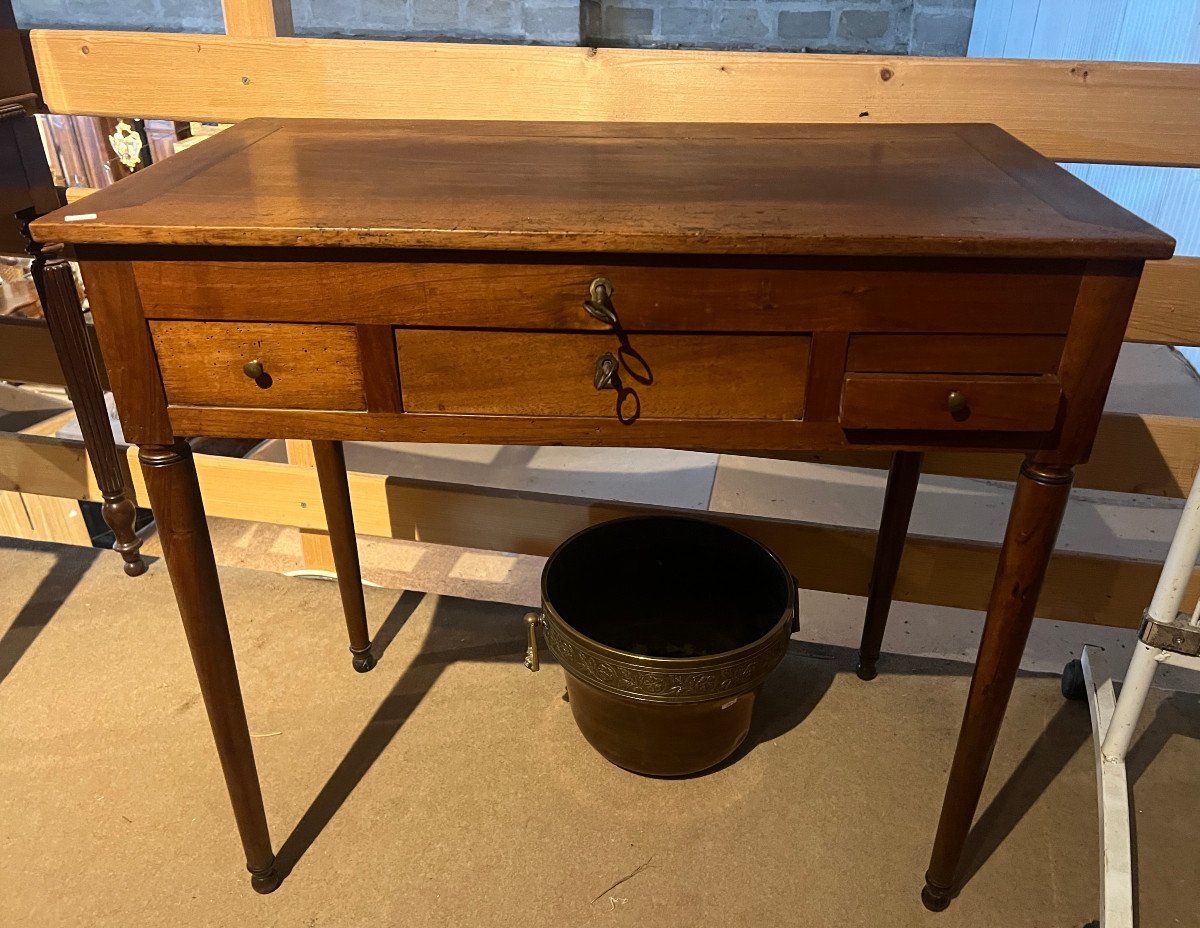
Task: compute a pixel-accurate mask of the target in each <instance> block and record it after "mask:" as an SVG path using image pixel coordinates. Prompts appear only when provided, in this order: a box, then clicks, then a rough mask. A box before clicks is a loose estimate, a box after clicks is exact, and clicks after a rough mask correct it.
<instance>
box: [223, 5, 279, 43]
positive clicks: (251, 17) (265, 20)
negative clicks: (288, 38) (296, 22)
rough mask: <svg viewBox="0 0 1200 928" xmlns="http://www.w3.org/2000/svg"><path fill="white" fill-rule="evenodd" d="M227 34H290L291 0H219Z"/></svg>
mask: <svg viewBox="0 0 1200 928" xmlns="http://www.w3.org/2000/svg"><path fill="white" fill-rule="evenodd" d="M221 10H222V12H223V13H224V14H225V32H226V33H228V34H229V35H245V36H251V35H257V36H277V35H291V34H292V33H293V32H294V31H295V30H294V27H293V25H292V0H221Z"/></svg>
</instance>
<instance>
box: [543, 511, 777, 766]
mask: <svg viewBox="0 0 1200 928" xmlns="http://www.w3.org/2000/svg"><path fill="white" fill-rule="evenodd" d="M542 603H543V610H542V612H541V613H532V614H530V616H528V617H527V622H528V624H529V653H528V655H527V660H526V663H527V665H528V666H529V667H530V669H536V668H537V666H538V664H539V657H538V653H537V640H536V629H537V627H538V626H540V627H541V628H542V630H543V634H544V635H545V639H546V644H547V646H548V647H549V649H550V651H551V652H552V653H553V654H554V656H555V657H557V658H558V660H559V662H560V663H561V664H562V666H563V669H564V671H565V672H566V681H567V693H568V697H569V700H570V704H571V710H572V712H573V714H574V716H575V720H576V722H577V724H578V725H579V728H580V731H582V732H583V735H584V737H586V738H587V740H588V741H589V742H590V743H591V744H592V746H593V747H595V748H596V749H597V750H598V751H599V752H600V753H601V754H603V755H604V756H605V757H607V758H608V759H609V760H611V761H612V762H613V763H615V764H618V765H619V766H622V767H625V768H627V769H630V770H634V771H636V772H639V773H645V774H650V775H655V776H678V775H682V774H688V773H696V772H698V771H700V770H704V769H706V768H708V767H711V766H713V765H715V764H717V763H720V762H721V761H722V760H724V759H725V758H726V757H728V756H729V755H730V754H732V753H733V752H734V751H735V750H736V749H737V748H738V746H739V745H740V744H741V743H742V741H743V740H744V739H745V737H746V735H747V733H748V732H749V729H750V720H751V716H752V713H753V707H754V703H755V700H756V697H757V695H758V691H759V689H760V688H761V687H762V684H763V682H764V681H765V680H766V678H767V676H768V675H769V674H770V673H771V671H772V670H773V669H774V668H775V666H776V665H777V664H778V663H779V661H780V660H781V659H782V657H783V655H784V653H785V652H786V651H787V645H788V638H789V636H790V634H791V632H792V631H793V629H794V626H795V620H796V591H795V583H794V581H793V580H792V578H791V576H790V574H789V573H788V571H787V569H786V568H785V567H784V566H783V564H782V563H780V561H779V559H778V558H777V557H776V556H775V555H774V554H772V553H771V552H770V551H769V550H767V549H766V548H765V547H763V546H762V545H760V544H759V543H758V542H756V541H754V540H752V539H750V538H747V537H746V536H744V535H742V534H740V533H738V532H735V531H733V530H732V529H728V528H725V527H724V526H721V525H717V524H715V523H712V522H706V521H703V520H700V519H687V518H677V517H662V516H652V517H634V518H630V519H618V520H615V521H612V522H606V523H603V524H601V525H596V526H592V527H591V528H588V529H585V530H584V531H582V532H580V533H578V534H576V535H574V536H573V537H572V538H570V539H568V540H567V541H566V542H564V543H563V544H562V545H561V546H560V547H559V548H558V549H557V550H556V551H555V553H554V554H553V555H552V556H551V557H550V559H549V561H547V563H546V567H545V569H544V570H543V572H542Z"/></svg>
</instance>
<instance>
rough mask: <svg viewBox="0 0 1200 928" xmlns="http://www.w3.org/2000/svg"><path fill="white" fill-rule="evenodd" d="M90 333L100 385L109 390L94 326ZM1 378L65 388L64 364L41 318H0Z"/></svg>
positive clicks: (89, 330) (90, 328)
mask: <svg viewBox="0 0 1200 928" xmlns="http://www.w3.org/2000/svg"><path fill="white" fill-rule="evenodd" d="M87 334H88V336H89V337H90V338H91V341H92V353H93V355H94V356H95V358H96V364H97V367H98V368H99V371H100V385H101V386H102V387H103V388H104V389H106V390H107V389H108V375H107V372H106V371H105V369H104V365H103V363H101V358H100V346H99V345H98V344H97V342H96V332H95V330H94V329H93V328H92V326H91V325H89V326H88V327H87ZM0 379H3V380H11V381H14V382H16V383H45V384H54V385H55V386H62V385H63V384H64V383H65V382H66V381H65V380H64V378H63V372H62V365H60V364H59V363H58V355H57V354H56V353H55V351H54V342H53V340H52V339H51V338H50V329H49V328H48V327H47V326H46V323H45V321H44V320H42V319H21V318H16V317H12V316H0Z"/></svg>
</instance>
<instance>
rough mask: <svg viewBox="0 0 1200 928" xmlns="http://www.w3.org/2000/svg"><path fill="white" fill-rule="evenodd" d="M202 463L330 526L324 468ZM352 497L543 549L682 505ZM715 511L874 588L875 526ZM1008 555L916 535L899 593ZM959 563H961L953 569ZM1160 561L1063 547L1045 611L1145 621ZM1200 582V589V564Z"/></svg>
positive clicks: (965, 588)
mask: <svg viewBox="0 0 1200 928" xmlns="http://www.w3.org/2000/svg"><path fill="white" fill-rule="evenodd" d="M197 469H198V471H199V475H200V483H201V487H202V488H203V492H204V498H205V501H206V504H207V506H208V511H209V514H210V515H213V516H225V517H227V518H235V519H252V520H256V521H269V522H277V523H279V524H285V525H299V526H301V527H307V528H324V527H325V523H324V514H323V510H322V507H321V502H320V494H319V490H318V487H317V481H316V475H315V473H313V472H312V471H310V470H308V469H307V468H297V467H292V466H290V465H285V464H273V463H269V462H261V461H242V460H237V459H232V458H210V457H207V456H204V455H201V456H198V457H197ZM139 479H140V478H139ZM140 489H141V488H140V487H139V491H140ZM350 492H351V496H352V499H353V506H354V515H355V522H356V526H357V529H358V531H359V533H361V534H366V535H381V536H384V537H392V538H403V539H409V540H414V541H423V542H430V543H437V544H451V545H464V546H470V547H475V548H482V549H485V550H495V551H513V552H517V553H522V554H536V555H545V554H549V553H550V552H551V551H552V550H553V549H554V548H555V547H556V546H557V545H558V544H559V543H561V542H562V541H563V540H564V539H565V538H567V537H568V536H569V535H571V534H572V533H573V532H575V531H578V530H580V529H582V528H585V527H586V526H588V525H591V524H594V523H596V522H599V521H604V520H607V519H613V518H619V517H621V516H627V515H636V514H642V513H646V512H652V511H670V510H661V509H660V508H659V507H649V506H637V505H632V504H625V503H611V502H600V501H595V500H588V499H579V498H573V497H555V496H549V495H542V494H531V493H523V492H518V491H501V490H491V489H480V488H476V487H460V486H443V485H438V484H431V483H425V482H420V481H404V480H399V479H397V478H393V477H383V476H378V475H372V474H355V473H352V474H350ZM692 514H695V513H692ZM710 517H711V518H713V519H715V520H716V521H719V522H722V523H724V524H727V525H730V526H732V527H734V528H736V529H738V530H740V531H744V532H747V533H748V534H750V535H753V536H754V537H757V538H759V539H761V540H762V541H764V542H765V543H767V544H768V545H770V546H771V547H772V548H774V549H775V550H776V551H777V552H778V553H779V555H780V557H782V558H783V560H784V562H785V563H786V564H787V565H788V566H789V568H790V569H791V570H792V571H793V572H794V573H795V574H796V577H797V579H798V580H799V582H800V585H801V586H802V587H804V588H806V589H816V590H828V591H832V592H840V593H848V594H853V595H863V594H864V593H865V592H866V589H867V583H868V579H869V576H870V563H871V557H872V555H873V551H874V544H875V536H874V533H873V532H869V531H860V530H854V529H845V528H834V527H828V526H822V525H808V524H803V523H789V522H782V521H779V520H771V519H759V518H750V517H744V516H724V515H716V514H710ZM997 555H998V548H997V547H996V546H994V545H986V544H975V543H967V542H961V541H955V540H948V539H935V538H925V537H919V536H914V537H912V538H910V539H909V543H908V545H907V547H906V549H905V555H904V562H903V564H902V566H901V572H900V578H899V581H898V584H897V591H896V595H897V598H899V599H902V600H906V601H910V602H921V603H926V604H930V605H942V606H954V607H957V608H964V609H976V610H981V609H983V608H984V607H985V605H986V602H987V596H988V592H989V591H990V588H991V582H992V575H993V572H994V570H995V564H996V558H997ZM951 564H952V565H953V568H954V569H953V570H951V569H948V566H949V565H951ZM1160 568H1161V565H1159V564H1157V563H1154V562H1148V561H1146V562H1143V561H1132V560H1122V559H1119V558H1111V557H1103V556H1098V555H1088V554H1078V553H1071V552H1062V553H1060V554H1059V555H1057V556H1056V557H1055V559H1054V561H1053V562H1052V564H1051V568H1050V574H1049V577H1048V579H1047V582H1046V586H1045V589H1044V590H1043V593H1042V599H1041V604H1040V606H1039V609H1038V615H1040V616H1042V617H1043V618H1050V619H1057V620H1061V621H1074V622H1092V623H1094V624H1102V625H1112V626H1117V627H1129V628H1133V627H1136V625H1137V623H1138V620H1139V617H1140V615H1141V610H1142V609H1143V608H1144V607H1145V603H1146V602H1148V601H1149V597H1150V595H1151V593H1152V592H1153V589H1154V585H1155V583H1156V582H1157V579H1158V574H1159V571H1160ZM1192 587H1193V589H1194V590H1195V591H1197V592H1200V570H1197V572H1196V573H1195V574H1194V576H1193V582H1192Z"/></svg>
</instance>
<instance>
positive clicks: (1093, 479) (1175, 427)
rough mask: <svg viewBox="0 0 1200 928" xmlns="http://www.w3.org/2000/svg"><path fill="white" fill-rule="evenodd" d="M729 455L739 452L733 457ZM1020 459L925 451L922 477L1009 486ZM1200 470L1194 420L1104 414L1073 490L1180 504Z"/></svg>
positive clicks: (832, 458)
mask: <svg viewBox="0 0 1200 928" xmlns="http://www.w3.org/2000/svg"><path fill="white" fill-rule="evenodd" d="M733 453H735V454H737V453H739V452H733ZM753 456H755V457H770V458H777V459H781V460H794V461H808V462H811V463H814V464H831V465H837V466H842V467H871V468H875V469H876V470H887V468H888V467H889V465H890V464H891V460H892V456H891V454H890V453H889V452H880V451H828V452H827V451H817V452H807V453H790V452H778V453H775V452H755V453H754V455H753ZM1021 458H1022V455H1019V454H987V453H982V452H981V453H974V452H961V451H930V452H927V453H926V455H925V461H924V464H923V465H922V468H921V469H922V472H923V473H926V474H941V475H944V476H951V477H973V478H977V479H982V480H1009V481H1011V480H1015V479H1016V476H1017V470H1018V468H1019V467H1020V466H1021ZM1197 468H1200V420H1197V419H1180V418H1175V417H1171V416H1130V415H1119V414H1115V413H1110V414H1108V415H1106V416H1104V417H1103V418H1102V419H1101V420H1100V430H1099V433H1098V435H1097V437H1096V446H1095V448H1094V449H1093V451H1092V457H1091V460H1090V461H1088V463H1086V464H1082V465H1080V466H1079V468H1078V469H1077V471H1076V476H1075V488H1076V489H1081V490H1106V491H1109V492H1113V493H1143V494H1146V495H1148V496H1167V497H1173V498H1175V499H1183V498H1184V497H1186V496H1187V495H1188V489H1189V488H1190V487H1191V485H1192V480H1193V479H1194V478H1195V475H1196V470H1197Z"/></svg>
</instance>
